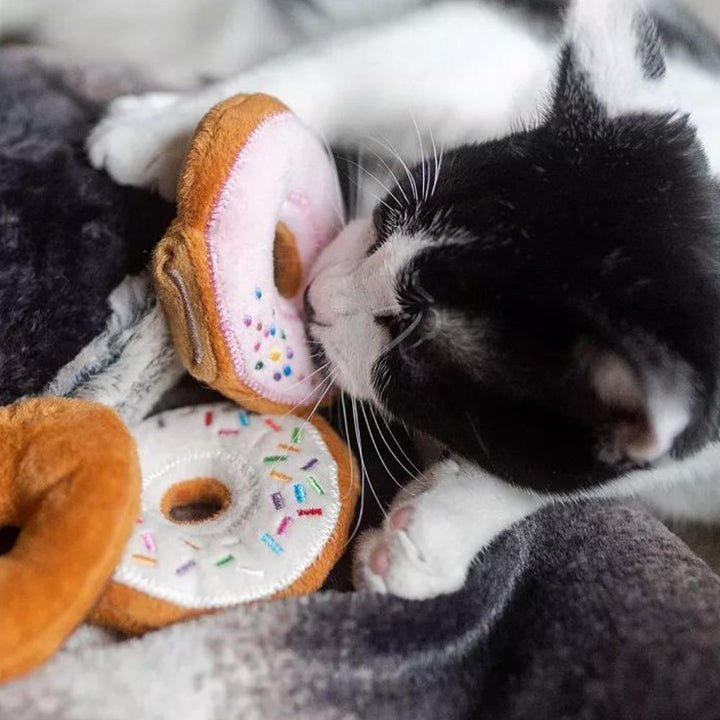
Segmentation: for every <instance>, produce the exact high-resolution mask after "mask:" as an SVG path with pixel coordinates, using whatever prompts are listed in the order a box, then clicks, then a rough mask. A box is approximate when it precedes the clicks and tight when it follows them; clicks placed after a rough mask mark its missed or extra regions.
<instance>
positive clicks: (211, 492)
mask: <svg viewBox="0 0 720 720" xmlns="http://www.w3.org/2000/svg"><path fill="white" fill-rule="evenodd" d="M231 499H232V498H231V495H230V491H229V490H228V489H227V488H226V487H225V486H224V485H223V484H222V483H221V482H219V481H218V480H215V479H214V478H193V479H191V480H183V481H182V482H179V483H176V484H175V485H173V486H172V487H170V488H168V490H167V491H166V492H165V495H164V496H163V499H162V502H161V504H160V509H161V511H162V514H163V515H164V516H165V517H166V518H167V519H168V520H170V522H173V523H176V524H178V525H192V524H197V523H201V522H207V521H208V520H214V519H215V518H218V517H220V515H222V514H223V513H224V512H225V511H226V510H227V509H228V507H230V501H231Z"/></svg>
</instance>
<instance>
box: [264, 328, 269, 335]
mask: <svg viewBox="0 0 720 720" xmlns="http://www.w3.org/2000/svg"><path fill="white" fill-rule="evenodd" d="M269 334H270V331H269V330H268V329H267V328H265V329H264V330H263V337H267V336H268V335H269Z"/></svg>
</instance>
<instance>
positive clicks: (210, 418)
mask: <svg viewBox="0 0 720 720" xmlns="http://www.w3.org/2000/svg"><path fill="white" fill-rule="evenodd" d="M212 421H213V414H212V413H211V412H206V413H205V425H206V426H208V427H209V426H210V425H212Z"/></svg>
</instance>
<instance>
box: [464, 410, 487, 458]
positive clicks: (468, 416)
mask: <svg viewBox="0 0 720 720" xmlns="http://www.w3.org/2000/svg"><path fill="white" fill-rule="evenodd" d="M465 416H466V417H467V419H468V423H469V424H470V428H471V429H472V431H473V435H474V436H475V439H476V440H477V441H478V445H480V449H481V450H482V451H483V452H484V453H485V455H486V456H487V457H488V458H489V457H490V453H489V452H488V447H487V445H486V444H485V443H484V442H483V439H482V437H481V436H480V432H479V431H478V429H477V427H476V425H475V423H474V422H473V419H472V417H471V416H470V413H469V412H466V413H465Z"/></svg>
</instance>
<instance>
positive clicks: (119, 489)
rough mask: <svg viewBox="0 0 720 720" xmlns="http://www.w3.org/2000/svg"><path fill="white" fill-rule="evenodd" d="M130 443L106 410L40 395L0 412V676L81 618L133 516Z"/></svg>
mask: <svg viewBox="0 0 720 720" xmlns="http://www.w3.org/2000/svg"><path fill="white" fill-rule="evenodd" d="M139 496H140V471H139V466H138V461H137V453H136V451H135V442H134V440H133V439H132V437H131V435H130V433H129V432H128V431H127V429H126V428H125V425H124V424H123V422H122V421H121V420H120V418H119V416H118V415H117V414H116V413H115V412H114V411H113V410H111V409H109V408H107V407H104V406H102V405H97V404H95V403H89V402H85V401H82V400H68V399H59V398H42V399H34V400H27V401H25V402H20V403H17V404H15V405H10V406H8V407H4V408H2V409H0V537H2V538H4V539H5V542H4V543H1V544H2V545H3V546H4V547H1V548H0V553H2V554H0V681H5V680H9V679H11V678H14V677H16V676H18V675H21V674H22V673H24V672H26V671H28V670H30V669H32V668H33V667H34V666H35V665H37V664H38V663H40V662H43V661H44V660H46V659H47V658H48V657H49V656H50V655H51V654H52V653H53V652H54V651H55V650H57V648H58V647H59V646H60V644H61V643H62V641H63V640H64V639H65V637H67V635H68V634H69V633H70V632H71V631H72V630H73V629H74V628H75V627H76V626H77V625H78V624H79V623H80V622H81V621H82V620H83V619H84V618H85V617H86V615H87V614H88V612H89V611H90V609H91V608H92V606H93V605H94V603H95V602H96V599H97V597H98V595H99V594H100V591H101V590H102V589H103V587H104V586H105V584H106V583H107V581H108V579H109V577H110V575H111V574H112V571H113V569H114V568H115V566H116V565H117V563H118V561H119V560H120V557H121V556H122V552H123V548H124V547H125V543H126V542H127V539H128V537H129V536H130V533H131V531H132V527H133V524H134V522H135V519H136V516H137V509H138V504H139Z"/></svg>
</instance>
